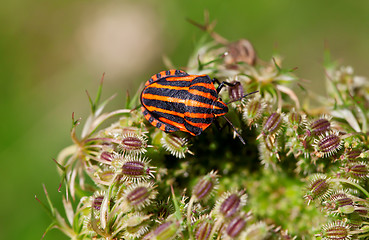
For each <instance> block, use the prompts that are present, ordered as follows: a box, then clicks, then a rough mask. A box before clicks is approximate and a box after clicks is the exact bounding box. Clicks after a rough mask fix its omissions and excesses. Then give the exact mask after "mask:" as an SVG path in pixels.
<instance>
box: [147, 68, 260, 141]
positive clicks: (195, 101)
mask: <svg viewBox="0 0 369 240" xmlns="http://www.w3.org/2000/svg"><path fill="white" fill-rule="evenodd" d="M215 82H218V81H217V80H216V79H211V78H210V77H209V76H208V75H206V74H203V75H190V74H188V73H186V72H184V71H181V70H168V71H162V72H160V73H158V74H155V75H153V76H152V77H151V78H150V79H149V80H148V81H147V82H146V84H145V87H144V89H143V90H142V93H141V97H140V99H141V104H142V106H141V110H142V113H143V115H144V116H145V118H146V119H147V120H148V121H149V122H150V123H151V124H152V125H153V126H155V127H157V128H159V129H160V130H162V131H165V132H175V131H182V132H188V133H190V134H191V135H193V136H197V135H200V134H201V133H202V132H203V131H204V130H205V129H206V128H207V127H209V126H210V125H211V124H212V122H213V121H214V119H215V118H217V117H220V116H223V117H224V118H225V119H226V120H227V122H228V123H230V125H231V126H232V127H233V125H232V123H231V122H230V121H229V120H228V119H227V118H226V117H225V116H224V115H225V114H226V113H227V112H228V107H227V104H226V103H224V102H223V101H222V99H220V98H219V97H218V93H219V91H220V90H221V89H222V88H223V87H224V86H225V85H229V86H234V84H232V83H228V82H221V83H219V82H218V83H219V86H218V87H217V88H215V86H214V83H215ZM253 93H254V92H253ZM249 94H252V93H249ZM249 94H246V95H244V96H242V98H243V97H245V96H247V95H249ZM232 102H233V101H232ZM233 128H234V127H233ZM236 134H237V136H238V137H239V138H240V140H241V141H242V143H243V144H245V142H244V140H243V139H242V137H241V136H240V135H239V134H238V132H237V131H236Z"/></svg>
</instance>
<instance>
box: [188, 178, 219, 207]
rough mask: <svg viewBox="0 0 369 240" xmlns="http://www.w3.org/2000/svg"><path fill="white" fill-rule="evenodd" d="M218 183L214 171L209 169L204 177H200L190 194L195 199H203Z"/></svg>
mask: <svg viewBox="0 0 369 240" xmlns="http://www.w3.org/2000/svg"><path fill="white" fill-rule="evenodd" d="M217 184H218V175H217V172H216V171H211V172H210V173H208V174H207V175H205V176H204V177H202V178H201V179H200V180H199V181H198V182H197V184H196V185H195V187H194V188H193V190H192V195H194V196H195V197H196V199H197V200H198V201H199V200H204V199H207V198H208V197H210V196H211V194H212V192H213V191H214V190H215V188H216V187H217Z"/></svg>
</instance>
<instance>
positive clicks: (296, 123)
mask: <svg viewBox="0 0 369 240" xmlns="http://www.w3.org/2000/svg"><path fill="white" fill-rule="evenodd" d="M287 122H288V124H290V125H291V126H292V128H293V129H294V130H295V131H296V130H297V129H298V128H299V127H302V126H305V124H306V123H305V115H301V114H300V113H298V112H297V111H295V110H292V111H291V112H289V114H288V116H287Z"/></svg>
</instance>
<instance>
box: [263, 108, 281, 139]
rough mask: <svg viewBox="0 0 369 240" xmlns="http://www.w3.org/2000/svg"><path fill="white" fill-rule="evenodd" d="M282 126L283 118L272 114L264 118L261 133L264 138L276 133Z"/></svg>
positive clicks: (275, 113) (277, 114) (278, 114)
mask: <svg viewBox="0 0 369 240" xmlns="http://www.w3.org/2000/svg"><path fill="white" fill-rule="evenodd" d="M282 124H283V116H282V114H280V113H277V112H274V113H272V114H271V115H269V117H267V118H266V120H265V121H264V124H263V129H262V133H263V135H264V136H266V135H272V134H275V133H277V132H278V131H279V130H280V129H281V127H282Z"/></svg>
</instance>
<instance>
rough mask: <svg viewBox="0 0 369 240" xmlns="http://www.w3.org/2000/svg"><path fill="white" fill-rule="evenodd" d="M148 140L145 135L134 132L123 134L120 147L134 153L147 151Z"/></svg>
mask: <svg viewBox="0 0 369 240" xmlns="http://www.w3.org/2000/svg"><path fill="white" fill-rule="evenodd" d="M146 142H147V140H146V138H144V137H143V136H139V135H137V134H134V133H128V134H125V135H123V136H122V140H121V144H120V148H121V149H122V150H123V151H127V152H130V153H133V154H138V153H143V152H145V151H146V149H145V148H146V147H147V144H146Z"/></svg>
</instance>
